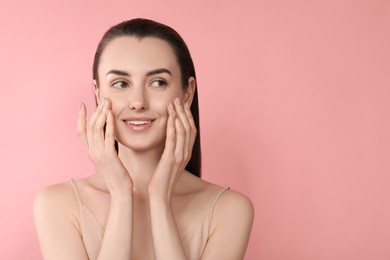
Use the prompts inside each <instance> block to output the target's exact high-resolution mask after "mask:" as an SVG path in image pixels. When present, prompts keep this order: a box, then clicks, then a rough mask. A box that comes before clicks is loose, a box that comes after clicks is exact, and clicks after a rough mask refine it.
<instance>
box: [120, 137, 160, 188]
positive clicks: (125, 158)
mask: <svg viewBox="0 0 390 260" xmlns="http://www.w3.org/2000/svg"><path fill="white" fill-rule="evenodd" d="M163 149H164V148H163V147H162V148H160V149H156V148H154V149H149V150H143V151H134V150H132V149H130V148H128V147H126V146H123V145H121V144H119V154H118V156H119V158H120V160H121V161H122V163H123V165H124V166H125V167H126V169H127V171H128V172H129V174H130V176H131V178H132V180H133V184H134V192H135V193H140V194H146V192H147V187H148V184H149V181H150V178H151V177H152V176H153V174H154V171H155V169H156V167H157V165H158V163H159V161H160V159H161V154H162V151H163Z"/></svg>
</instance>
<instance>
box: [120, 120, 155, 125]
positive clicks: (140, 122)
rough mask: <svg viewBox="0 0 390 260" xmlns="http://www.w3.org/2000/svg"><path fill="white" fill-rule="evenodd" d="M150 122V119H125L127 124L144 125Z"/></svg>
mask: <svg viewBox="0 0 390 260" xmlns="http://www.w3.org/2000/svg"><path fill="white" fill-rule="evenodd" d="M151 122H152V120H130V121H126V123H127V124H129V125H134V126H141V125H146V124H150V123H151Z"/></svg>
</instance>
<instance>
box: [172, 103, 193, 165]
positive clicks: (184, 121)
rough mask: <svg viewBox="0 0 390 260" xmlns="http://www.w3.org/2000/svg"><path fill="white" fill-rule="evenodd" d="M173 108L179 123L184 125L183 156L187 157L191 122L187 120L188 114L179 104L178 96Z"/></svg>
mask: <svg viewBox="0 0 390 260" xmlns="http://www.w3.org/2000/svg"><path fill="white" fill-rule="evenodd" d="M175 108H176V111H177V114H178V116H179V118H180V120H181V123H182V126H183V127H184V131H185V133H184V134H185V147H186V148H184V158H186V159H187V158H188V157H189V154H190V151H191V149H192V146H191V135H192V133H191V130H192V128H191V124H190V121H189V118H188V115H187V113H186V112H185V111H184V106H183V105H182V104H181V100H180V99H179V98H175Z"/></svg>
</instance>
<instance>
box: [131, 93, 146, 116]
mask: <svg viewBox="0 0 390 260" xmlns="http://www.w3.org/2000/svg"><path fill="white" fill-rule="evenodd" d="M129 108H130V109H131V110H133V111H142V110H146V109H147V108H148V102H147V98H146V95H145V89H144V88H134V89H133V91H132V93H131V94H130V99H129Z"/></svg>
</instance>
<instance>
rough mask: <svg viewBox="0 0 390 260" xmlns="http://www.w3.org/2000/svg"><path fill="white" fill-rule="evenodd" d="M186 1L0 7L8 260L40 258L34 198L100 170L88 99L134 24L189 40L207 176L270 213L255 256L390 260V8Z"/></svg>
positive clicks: (262, 217) (252, 250) (251, 250)
mask: <svg viewBox="0 0 390 260" xmlns="http://www.w3.org/2000/svg"><path fill="white" fill-rule="evenodd" d="M6 2H9V3H6ZM184 2H185V1H179V0H165V1H161V2H159V1H155V2H152V1H145V0H144V1H103V0H99V1H92V0H89V1H76V0H73V1H61V3H60V1H49V0H47V1H44V0H39V1H32V0H31V1H28V0H26V1H7V0H2V1H1V2H0V34H1V40H0V73H1V79H0V84H1V95H0V106H1V107H0V115H1V125H2V127H1V130H0V131H1V134H0V139H1V156H0V158H1V159H0V160H1V172H2V173H1V176H2V177H1V189H0V192H1V196H0V202H1V214H0V225H1V226H0V228H1V232H0V240H1V241H0V242H1V243H0V247H1V248H0V259H40V258H41V256H40V252H39V246H38V242H37V239H36V235H35V230H34V225H33V219H32V201H33V197H34V195H35V194H36V193H37V192H38V190H40V189H42V188H43V187H44V186H47V185H49V184H52V183H55V182H61V181H65V180H66V179H68V178H70V177H74V178H79V177H83V176H87V175H89V174H91V173H92V172H93V168H92V166H91V164H90V162H89V161H88V159H87V156H86V154H85V153H84V151H83V148H82V146H81V144H80V143H79V140H78V138H77V136H76V134H75V126H76V125H75V124H76V114H77V109H78V105H79V102H80V101H85V102H86V103H87V104H88V107H89V108H90V109H91V108H92V107H93V95H92V91H91V84H90V82H91V66H92V58H93V54H94V51H95V47H96V45H97V43H98V40H99V39H100V37H101V36H102V34H103V33H104V31H105V30H106V29H108V27H109V26H111V25H113V24H115V23H117V22H120V21H122V20H125V19H130V18H134V17H148V18H151V19H156V20H158V21H161V22H163V23H167V24H169V25H171V26H172V27H174V28H176V29H177V30H178V31H179V32H180V33H181V34H182V36H183V37H184V39H185V40H186V41H187V43H188V45H189V47H190V50H191V52H192V55H193V58H194V61H195V65H196V68H197V73H198V77H199V79H198V83H199V92H200V100H201V120H202V121H201V126H202V129H201V130H202V143H203V158H204V179H206V180H209V181H212V182H216V183H218V184H220V185H224V184H228V185H230V186H231V187H232V188H234V189H236V190H239V191H241V192H243V193H245V194H247V195H248V196H249V197H250V198H251V199H252V201H253V203H254V206H255V209H256V216H255V222H254V226H253V232H252V236H251V241H250V244H249V247H248V251H247V255H246V259H250V260H251V259H270V260H274V259H275V260H276V259H289V260H294V259H299V260H312V259H313V260H322V259H332V260H338V259H340V260H345V259H354V260H363V259H364V260H366V259H374V260H382V259H383V260H384V259H390V192H389V186H390V185H389V183H390V137H389V133H390V100H389V99H390V76H389V75H390V2H389V1H386V0H383V1H381V0H366V1H358V0H351V1H336V0H330V1H326V0H323V1H310V0H306V1H305V0H302V1H290V0H273V1H270V0H257V1H255V0H254V1H238V0H235V1H206V0H204V1H192V2H185V3H184ZM59 3H60V4H59Z"/></svg>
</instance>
